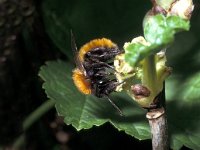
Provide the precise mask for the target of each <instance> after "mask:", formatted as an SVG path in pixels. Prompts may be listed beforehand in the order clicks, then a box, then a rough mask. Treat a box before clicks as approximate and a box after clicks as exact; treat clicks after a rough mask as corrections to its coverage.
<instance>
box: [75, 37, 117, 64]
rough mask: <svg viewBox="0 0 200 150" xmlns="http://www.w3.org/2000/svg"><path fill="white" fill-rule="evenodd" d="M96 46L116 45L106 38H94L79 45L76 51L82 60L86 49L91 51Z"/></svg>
mask: <svg viewBox="0 0 200 150" xmlns="http://www.w3.org/2000/svg"><path fill="white" fill-rule="evenodd" d="M97 47H108V48H112V47H116V44H115V43H113V42H112V41H111V40H109V39H106V38H102V39H94V40H92V41H90V42H88V43H86V44H85V45H83V46H82V47H81V49H80V51H79V53H78V57H79V59H80V61H81V62H83V61H84V56H85V54H86V53H87V52H88V51H91V50H92V49H94V48H97Z"/></svg>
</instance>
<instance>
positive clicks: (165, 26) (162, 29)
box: [124, 14, 190, 66]
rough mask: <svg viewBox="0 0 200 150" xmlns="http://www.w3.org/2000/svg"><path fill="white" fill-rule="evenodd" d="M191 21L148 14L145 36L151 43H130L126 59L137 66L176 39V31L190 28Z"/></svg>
mask: <svg viewBox="0 0 200 150" xmlns="http://www.w3.org/2000/svg"><path fill="white" fill-rule="evenodd" d="M189 28H190V23H189V21H188V20H184V19H182V18H180V17H178V16H168V17H165V16H164V15H160V14H159V15H156V16H148V17H146V18H145V20H144V36H145V38H146V41H147V42H148V43H149V45H148V46H147V45H144V44H142V43H135V42H133V43H129V45H128V46H126V47H125V48H124V49H125V52H126V54H125V59H126V61H127V62H128V63H129V64H130V65H132V66H135V65H137V63H138V62H139V61H141V60H142V59H144V58H145V57H147V56H149V55H151V54H154V53H157V52H158V51H160V50H161V49H163V48H165V47H167V46H168V45H170V44H171V43H172V42H173V41H174V36H175V33H177V32H179V31H181V30H189Z"/></svg>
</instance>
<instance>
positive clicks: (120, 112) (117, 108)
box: [105, 95, 124, 116]
mask: <svg viewBox="0 0 200 150" xmlns="http://www.w3.org/2000/svg"><path fill="white" fill-rule="evenodd" d="M105 97H106V98H107V100H108V101H109V102H110V103H111V104H112V106H113V107H114V108H115V109H116V110H117V111H118V112H119V114H120V116H124V115H123V113H122V111H121V110H120V108H119V107H118V106H117V105H116V104H115V103H114V102H113V101H112V100H111V99H110V98H109V97H108V96H107V95H105Z"/></svg>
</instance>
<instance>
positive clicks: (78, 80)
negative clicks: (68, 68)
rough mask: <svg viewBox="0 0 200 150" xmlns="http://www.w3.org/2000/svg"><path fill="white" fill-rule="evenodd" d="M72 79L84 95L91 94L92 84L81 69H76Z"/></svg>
mask: <svg viewBox="0 0 200 150" xmlns="http://www.w3.org/2000/svg"><path fill="white" fill-rule="evenodd" d="M72 79H73V81H74V84H75V85H76V87H77V88H78V90H79V91H80V92H81V93H83V94H86V95H88V94H91V93H92V91H91V88H90V82H89V81H88V80H87V79H86V77H85V75H84V74H83V72H82V71H81V70H80V69H77V68H76V69H74V71H73V75H72Z"/></svg>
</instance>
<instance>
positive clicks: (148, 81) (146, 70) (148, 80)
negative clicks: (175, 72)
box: [142, 55, 157, 94]
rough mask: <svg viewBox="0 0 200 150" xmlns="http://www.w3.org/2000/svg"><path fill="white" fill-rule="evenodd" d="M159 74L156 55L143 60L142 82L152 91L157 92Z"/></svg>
mask: <svg viewBox="0 0 200 150" xmlns="http://www.w3.org/2000/svg"><path fill="white" fill-rule="evenodd" d="M156 83H157V74H156V65H155V57H154V55H150V56H149V57H147V58H145V59H144V62H143V79H142V84H143V85H145V86H146V87H147V88H148V89H150V90H151V93H152V94H153V93H155V92H156Z"/></svg>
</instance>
